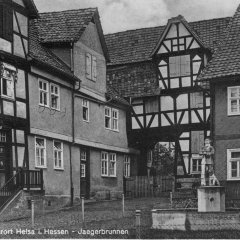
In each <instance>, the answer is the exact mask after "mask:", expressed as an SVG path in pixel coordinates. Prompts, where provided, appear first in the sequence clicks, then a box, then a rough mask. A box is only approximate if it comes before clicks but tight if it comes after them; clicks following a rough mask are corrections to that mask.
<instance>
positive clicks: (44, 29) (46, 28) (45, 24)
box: [38, 8, 97, 43]
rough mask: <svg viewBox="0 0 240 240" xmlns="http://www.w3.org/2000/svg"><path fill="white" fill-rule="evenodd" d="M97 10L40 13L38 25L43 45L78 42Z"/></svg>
mask: <svg viewBox="0 0 240 240" xmlns="http://www.w3.org/2000/svg"><path fill="white" fill-rule="evenodd" d="M96 11H97V8H86V9H77V10H67V11H61V12H46V13H41V14H40V18H39V19H38V25H39V27H40V28H41V32H40V33H39V37H40V40H41V42H43V43H53V42H55V43H56V42H75V41H78V40H79V38H80V36H81V34H82V33H83V32H84V30H85V28H86V26H87V25H88V23H89V22H90V21H91V20H92V18H93V16H94V14H95V12H96Z"/></svg>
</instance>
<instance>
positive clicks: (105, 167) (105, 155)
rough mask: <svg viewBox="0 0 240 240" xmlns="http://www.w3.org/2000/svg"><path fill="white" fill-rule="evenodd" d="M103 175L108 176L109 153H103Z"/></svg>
mask: <svg viewBox="0 0 240 240" xmlns="http://www.w3.org/2000/svg"><path fill="white" fill-rule="evenodd" d="M101 175H102V176H108V153H107V152H102V153H101Z"/></svg>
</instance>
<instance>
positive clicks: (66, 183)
mask: <svg viewBox="0 0 240 240" xmlns="http://www.w3.org/2000/svg"><path fill="white" fill-rule="evenodd" d="M41 137H43V138H44V136H41ZM28 147H29V159H30V162H29V168H30V169H38V168H36V167H35V166H36V164H35V136H33V135H30V136H28ZM46 156H47V158H46V159H47V167H46V169H43V178H44V189H45V194H46V195H53V196H60V195H65V196H68V197H70V176H69V172H70V165H69V158H70V149H69V143H64V144H63V159H64V170H55V169H54V160H53V139H50V138H47V139H46Z"/></svg>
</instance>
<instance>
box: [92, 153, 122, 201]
mask: <svg viewBox="0 0 240 240" xmlns="http://www.w3.org/2000/svg"><path fill="white" fill-rule="evenodd" d="M101 152H102V151H101V150H97V149H91V150H90V173H91V180H90V196H91V197H94V198H96V199H106V198H108V194H110V198H119V197H121V194H122V192H123V163H124V155H123V154H121V153H117V161H116V177H102V176H101ZM111 152H112V151H109V153H111Z"/></svg>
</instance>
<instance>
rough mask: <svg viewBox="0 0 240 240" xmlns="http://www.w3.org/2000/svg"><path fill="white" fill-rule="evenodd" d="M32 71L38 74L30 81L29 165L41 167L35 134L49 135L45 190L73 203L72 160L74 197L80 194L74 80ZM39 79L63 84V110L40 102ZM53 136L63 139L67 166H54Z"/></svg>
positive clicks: (36, 70) (64, 157) (61, 104)
mask: <svg viewBox="0 0 240 240" xmlns="http://www.w3.org/2000/svg"><path fill="white" fill-rule="evenodd" d="M32 71H33V72H34V74H29V82H28V84H29V103H30V107H29V109H30V132H31V133H32V134H31V135H30V136H28V147H29V168H30V169H38V168H36V167H35V166H36V164H35V137H36V136H40V137H42V138H46V139H47V140H46V155H47V168H46V169H44V170H43V173H44V188H45V194H46V197H49V198H50V199H51V201H55V202H59V200H58V201H56V198H66V200H64V203H65V204H66V203H69V201H70V196H71V185H70V176H71V173H70V161H72V179H73V188H74V198H78V199H79V198H80V147H79V145H75V146H72V92H71V88H70V86H71V84H70V83H67V82H65V81H64V80H62V79H59V78H57V77H55V76H53V75H49V74H48V73H46V72H43V71H41V70H39V69H34V68H33V69H32ZM36 74H37V75H36ZM38 79H43V80H46V81H49V83H51V81H54V82H53V83H55V84H56V85H58V86H59V87H60V111H55V110H51V109H50V108H48V107H46V108H44V107H42V106H39V88H38ZM53 140H59V141H61V142H63V159H64V170H55V169H54V162H53ZM70 148H71V149H72V152H71V153H70ZM70 158H71V159H70ZM54 199H55V200H54Z"/></svg>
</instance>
